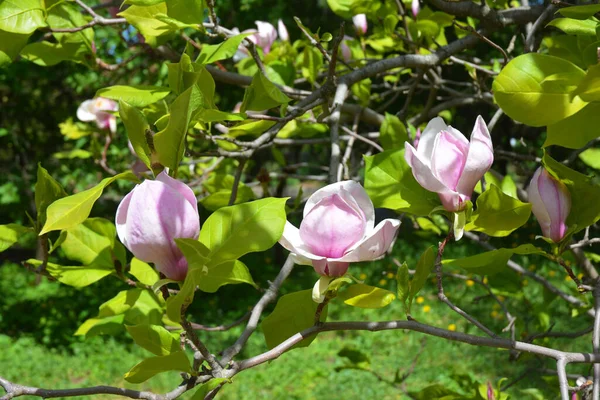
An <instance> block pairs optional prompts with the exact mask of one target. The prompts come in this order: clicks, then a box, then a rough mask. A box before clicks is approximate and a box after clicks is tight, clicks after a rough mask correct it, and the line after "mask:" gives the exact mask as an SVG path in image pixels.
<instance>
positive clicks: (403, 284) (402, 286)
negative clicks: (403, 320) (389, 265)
mask: <svg viewBox="0 0 600 400" xmlns="http://www.w3.org/2000/svg"><path fill="white" fill-rule="evenodd" d="M396 283H397V285H398V289H397V294H398V300H400V301H401V302H403V303H406V300H408V295H409V293H410V282H409V280H408V265H407V264H406V263H405V262H404V263H402V265H400V266H399V267H398V273H397V274H396Z"/></svg>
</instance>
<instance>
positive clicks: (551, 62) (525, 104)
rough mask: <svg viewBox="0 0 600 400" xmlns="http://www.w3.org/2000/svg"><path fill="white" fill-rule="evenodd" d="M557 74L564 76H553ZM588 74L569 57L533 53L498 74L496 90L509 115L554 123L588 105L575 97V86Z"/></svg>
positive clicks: (528, 121)
mask: <svg viewBox="0 0 600 400" xmlns="http://www.w3.org/2000/svg"><path fill="white" fill-rule="evenodd" d="M557 74H560V76H561V79H551V78H552V76H556V75H557ZM584 76H585V72H584V71H583V70H581V69H580V68H579V67H577V66H576V65H575V64H572V63H571V62H569V61H567V60H565V59H562V58H558V57H553V56H548V55H544V54H538V53H529V54H525V55H521V56H518V57H516V58H514V59H513V60H512V61H511V62H509V63H508V64H507V65H506V67H504V68H503V69H502V71H501V72H500V74H499V75H498V76H497V77H496V80H495V81H494V84H493V86H492V90H493V92H494V98H495V100H496V102H497V103H498V105H499V106H500V107H501V108H502V110H503V111H504V112H505V113H506V114H507V115H508V116H509V117H511V118H513V119H515V120H517V121H519V122H523V123H525V124H527V125H531V126H543V125H551V124H554V123H556V122H559V121H560V120H562V119H565V118H567V117H569V116H571V115H573V114H575V113H576V112H577V111H579V110H581V109H582V108H583V107H584V106H585V105H586V103H585V102H584V101H583V100H581V99H580V98H579V97H577V96H575V97H573V90H575V88H576V87H577V85H578V84H579V82H580V81H581V80H582V79H583V77H584ZM548 78H550V79H548Z"/></svg>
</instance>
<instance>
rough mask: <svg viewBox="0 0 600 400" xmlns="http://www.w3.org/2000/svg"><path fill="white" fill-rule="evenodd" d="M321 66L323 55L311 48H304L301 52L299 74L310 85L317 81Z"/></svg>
mask: <svg viewBox="0 0 600 400" xmlns="http://www.w3.org/2000/svg"><path fill="white" fill-rule="evenodd" d="M322 65H323V54H321V52H320V51H319V50H318V49H316V48H314V47H313V46H306V47H305V48H304V51H303V52H302V64H301V66H302V67H301V72H302V76H303V77H304V78H306V79H307V80H308V81H309V82H310V83H311V84H314V83H315V82H316V81H317V77H318V76H319V70H320V69H321V66H322Z"/></svg>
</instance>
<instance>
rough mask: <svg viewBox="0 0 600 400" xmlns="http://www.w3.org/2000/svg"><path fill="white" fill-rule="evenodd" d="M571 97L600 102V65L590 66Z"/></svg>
mask: <svg viewBox="0 0 600 400" xmlns="http://www.w3.org/2000/svg"><path fill="white" fill-rule="evenodd" d="M573 95H578V96H579V97H581V98H582V99H583V100H585V101H600V65H593V66H591V67H590V68H589V69H588V71H587V73H586V74H585V77H584V78H583V80H582V81H581V83H580V84H579V86H577V89H576V90H575V92H573Z"/></svg>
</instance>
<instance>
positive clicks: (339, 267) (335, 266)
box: [312, 260, 350, 277]
mask: <svg viewBox="0 0 600 400" xmlns="http://www.w3.org/2000/svg"><path fill="white" fill-rule="evenodd" d="M312 264H313V268H314V269H315V271H316V272H317V274H319V275H323V276H332V277H339V276H343V275H344V274H345V273H346V271H348V267H349V266H350V263H348V262H339V261H329V260H315V261H313V262H312Z"/></svg>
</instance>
